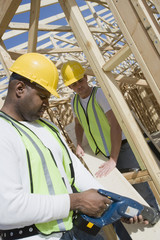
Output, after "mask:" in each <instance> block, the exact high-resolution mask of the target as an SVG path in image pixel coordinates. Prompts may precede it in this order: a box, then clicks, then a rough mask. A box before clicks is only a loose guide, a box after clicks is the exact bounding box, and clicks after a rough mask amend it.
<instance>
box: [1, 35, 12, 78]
mask: <svg viewBox="0 0 160 240" xmlns="http://www.w3.org/2000/svg"><path fill="white" fill-rule="evenodd" d="M0 60H1V64H2V66H3V69H4V70H5V73H6V75H7V77H8V79H9V77H10V71H9V70H8V69H9V68H10V67H11V65H12V63H13V61H12V59H11V57H10V55H9V54H8V52H7V50H6V47H5V45H4V43H3V41H2V40H1V39H0Z"/></svg>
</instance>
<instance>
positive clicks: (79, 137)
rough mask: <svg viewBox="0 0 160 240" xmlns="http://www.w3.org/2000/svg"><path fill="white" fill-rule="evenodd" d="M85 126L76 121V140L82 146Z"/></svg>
mask: <svg viewBox="0 0 160 240" xmlns="http://www.w3.org/2000/svg"><path fill="white" fill-rule="evenodd" d="M83 132H84V130H83V128H82V126H81V125H80V124H79V123H75V134H76V140H77V145H80V146H82V139H83Z"/></svg>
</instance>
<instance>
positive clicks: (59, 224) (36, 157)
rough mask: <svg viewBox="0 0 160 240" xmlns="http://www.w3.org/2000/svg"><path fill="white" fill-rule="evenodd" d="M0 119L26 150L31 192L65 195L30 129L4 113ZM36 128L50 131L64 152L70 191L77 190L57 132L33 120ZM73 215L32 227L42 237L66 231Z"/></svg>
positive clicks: (49, 156) (50, 160)
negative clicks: (9, 125) (11, 129)
mask: <svg viewBox="0 0 160 240" xmlns="http://www.w3.org/2000/svg"><path fill="white" fill-rule="evenodd" d="M0 117H2V118H3V119H5V120H6V121H8V122H9V123H10V124H11V125H12V126H13V127H15V129H16V130H17V131H18V133H19V134H20V136H21V138H22V141H23V143H24V145H25V148H26V154H27V160H28V171H29V176H30V189H31V193H35V194H44V195H58V194H67V193H68V191H67V188H66V186H65V183H64V181H63V179H62V177H61V174H60V171H59V169H58V168H57V165H56V162H55V160H54V156H53V155H52V154H51V152H50V150H49V149H48V148H47V147H46V146H45V145H44V144H43V143H42V142H41V140H40V139H39V138H38V137H37V135H36V134H34V133H33V132H32V131H31V130H30V129H29V128H27V127H26V126H25V125H23V124H21V123H20V122H18V121H16V120H14V119H13V118H11V117H9V116H8V115H6V114H4V113H2V112H1V113H0ZM36 122H37V123H38V124H39V125H41V126H43V127H44V128H46V130H48V131H50V132H51V134H52V135H53V137H54V138H55V139H56V140H57V141H58V142H59V144H60V146H61V149H62V152H63V166H64V169H65V172H66V175H67V178H68V180H69V183H70V185H71V187H72V189H74V190H76V191H78V190H77V188H76V187H75V185H74V170H73V166H72V160H71V157H70V155H69V152H68V150H67V148H66V146H65V145H64V144H63V142H62V140H61V138H60V136H59V131H58V130H57V128H56V127H54V126H53V125H52V124H50V123H48V122H47V121H44V120H42V119H40V120H37V121H36ZM72 215H73V212H72V211H70V214H69V216H68V217H67V218H65V219H59V220H54V221H51V222H47V223H39V224H35V226H36V227H37V229H38V230H39V231H40V232H41V233H42V234H45V235H50V234H51V233H54V232H62V231H68V230H70V229H72V227H73V224H72Z"/></svg>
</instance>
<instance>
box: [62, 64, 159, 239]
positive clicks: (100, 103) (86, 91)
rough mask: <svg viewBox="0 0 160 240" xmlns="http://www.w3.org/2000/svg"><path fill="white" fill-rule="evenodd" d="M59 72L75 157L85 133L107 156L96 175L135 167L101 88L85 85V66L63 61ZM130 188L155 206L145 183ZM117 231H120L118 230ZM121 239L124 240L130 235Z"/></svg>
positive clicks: (81, 153) (130, 151)
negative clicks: (67, 91)
mask: <svg viewBox="0 0 160 240" xmlns="http://www.w3.org/2000/svg"><path fill="white" fill-rule="evenodd" d="M61 75H62V78H63V81H64V84H65V85H66V86H68V87H69V88H71V89H72V90H73V91H74V93H75V95H74V97H73V99H72V101H71V106H72V110H73V114H74V118H75V134H76V139H77V146H76V154H77V155H78V156H79V157H82V156H83V155H84V150H83V147H82V144H83V142H82V141H83V133H85V136H86V138H87V140H88V143H89V145H90V147H91V149H92V151H93V152H94V153H95V155H97V154H98V153H102V154H103V155H104V156H106V159H107V158H109V160H108V161H106V162H105V163H104V164H102V165H101V166H100V169H98V170H97V173H96V176H97V177H102V176H106V175H107V174H109V173H110V172H111V171H112V170H113V169H114V168H115V167H117V168H118V169H119V170H120V171H123V172H124V171H125V170H126V171H129V170H130V169H131V170H132V171H133V170H135V169H136V170H138V169H139V164H138V162H137V160H136V158H135V156H134V154H133V152H132V150H131V148H130V146H129V144H128V142H127V140H126V137H125V136H124V134H123V132H122V130H121V128H120V126H119V124H118V121H117V119H116V118H115V116H114V113H113V111H112V109H111V107H110V105H109V103H108V101H107V99H106V97H105V95H104V94H103V91H102V89H101V88H99V87H92V86H89V85H88V82H87V75H86V74H85V69H84V68H83V66H82V65H81V64H80V63H79V62H77V61H68V62H65V63H64V64H63V65H62V68H61ZM134 187H135V188H136V190H137V191H138V192H139V193H140V194H141V195H142V197H143V198H144V199H145V200H146V201H147V202H148V203H149V204H150V205H151V206H152V207H155V208H156V209H158V206H157V203H156V200H155V197H154V195H153V193H152V192H151V189H150V188H149V185H148V183H147V182H146V183H141V184H135V185H134ZM120 232H121V233H122V229H120ZM121 239H125V240H127V239H130V237H129V236H126V237H121Z"/></svg>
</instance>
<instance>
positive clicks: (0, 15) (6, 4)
mask: <svg viewBox="0 0 160 240" xmlns="http://www.w3.org/2000/svg"><path fill="white" fill-rule="evenodd" d="M20 3H21V0H7V1H6V0H1V1H0V9H1V11H0V38H1V37H2V35H3V33H4V32H5V30H6V28H7V26H8V24H9V22H10V21H11V20H12V18H13V16H14V14H15V12H16V10H17V8H18V7H19V5H20Z"/></svg>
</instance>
